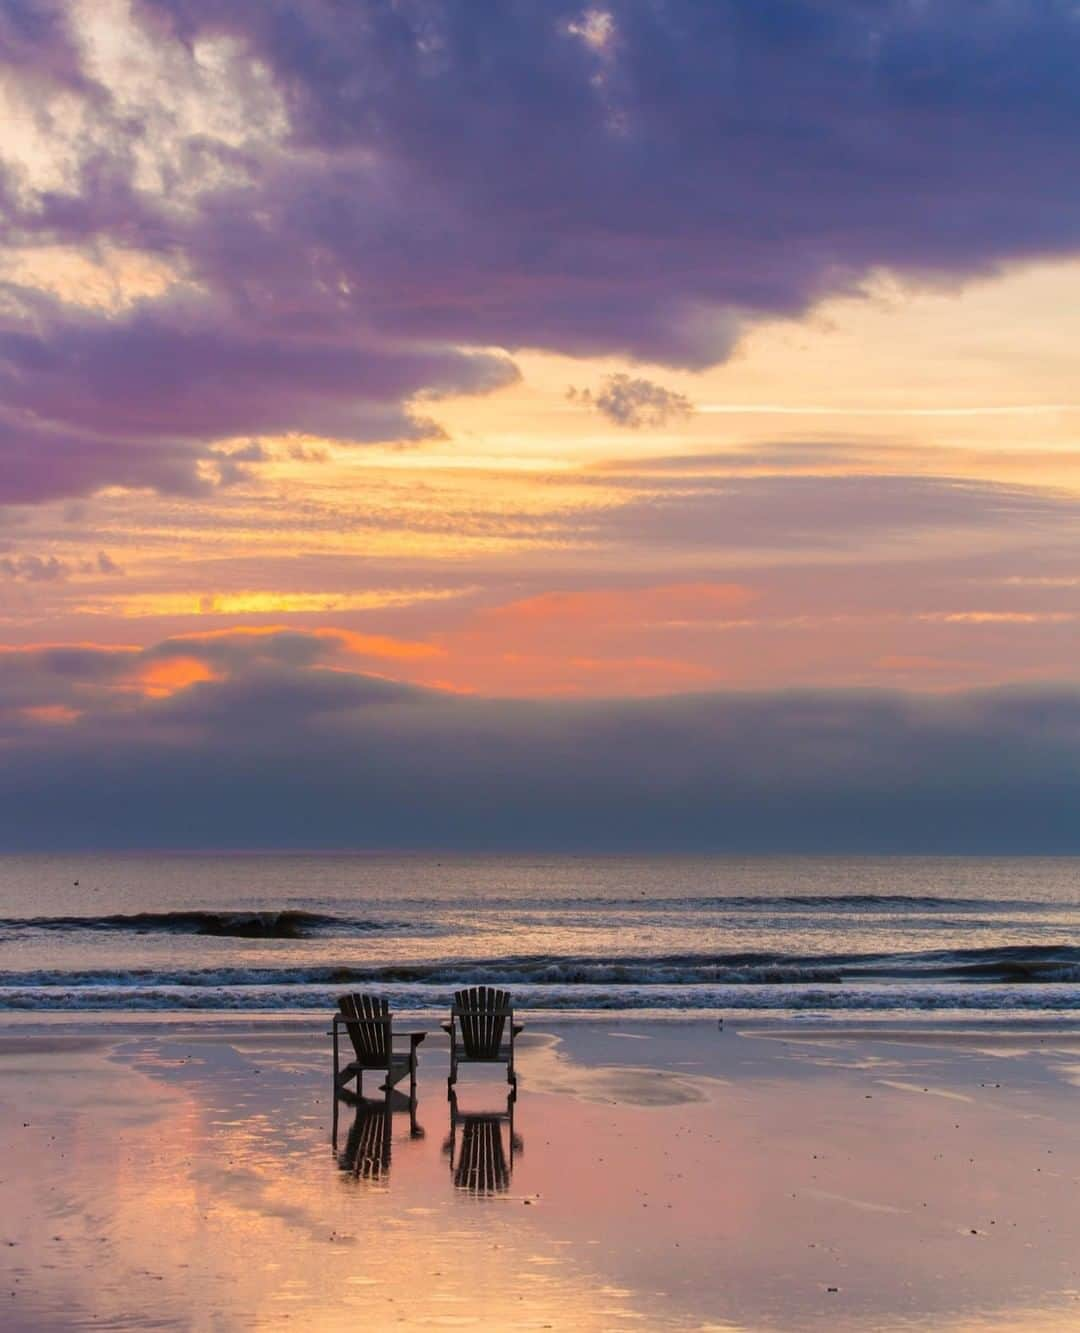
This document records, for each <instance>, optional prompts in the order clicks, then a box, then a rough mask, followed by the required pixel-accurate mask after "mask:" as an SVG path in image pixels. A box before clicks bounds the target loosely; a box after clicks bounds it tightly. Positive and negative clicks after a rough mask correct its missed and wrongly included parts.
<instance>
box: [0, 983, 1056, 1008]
mask: <svg viewBox="0 0 1080 1333" xmlns="http://www.w3.org/2000/svg"><path fill="white" fill-rule="evenodd" d="M338 993H339V992H338V991H335V990H334V989H331V988H326V987H323V986H312V985H298V986H293V987H290V988H281V987H279V986H244V987H236V988H229V987H203V988H198V987H196V988H189V987H183V986H166V985H158V986H148V987H145V988H142V989H138V990H134V991H133V990H132V989H130V988H129V987H112V986H87V987H76V988H69V987H64V986H55V987H37V988H34V989H19V988H0V1011H3V1010H7V1011H12V1010H18V1011H42V1012H44V1011H52V1012H57V1011H79V1012H86V1011H128V1012H139V1011H147V1010H154V1011H162V1012H165V1011H191V1010H197V1011H205V1012H233V1013H235V1012H253V1013H254V1012H274V1011H279V1012H290V1011H291V1012H297V1011H311V1012H315V1013H319V1012H323V1013H325V1012H326V1011H327V1010H329V1009H331V1008H332V1007H333V1005H334V1000H335V998H336V995H337V994H338ZM383 993H384V994H386V996H387V998H388V1000H389V1001H390V1003H391V1006H392V1007H393V1008H394V1009H395V1010H399V1011H410V1010H431V1009H440V1008H444V1007H445V1006H446V1005H447V1004H448V1003H449V1000H450V992H449V991H448V990H447V989H446V988H444V987H439V986H429V985H414V986H394V987H390V988H386V989H385V990H384V992H383ZM514 1000H515V1003H516V1005H517V1007H518V1009H519V1010H521V1011H527V1010H529V1009H542V1010H583V1011H588V1010H597V1011H614V1010H619V1011H623V1010H641V1009H649V1010H654V1011H662V1010H667V1011H679V1010H703V1009H704V1010H718V1011H722V1012H724V1013H738V1012H747V1013H762V1012H765V1011H769V1012H776V1013H783V1012H791V1013H808V1012H814V1013H837V1012H841V1013H854V1012H894V1013H895V1012H902V1011H905V1010H907V1011H918V1012H922V1013H927V1012H935V1011H948V1010H963V1011H967V1012H980V1011H981V1012H1001V1011H1004V1010H1016V1011H1022V1012H1024V1013H1027V1014H1031V1013H1035V1012H1040V1011H1044V1012H1057V1013H1072V1012H1080V987H1077V986H1071V987H1063V986H1048V985H1038V986H1029V987H1023V988H1017V987H1015V986H1007V985H999V986H987V985H984V986H976V987H968V986H962V985H951V986H940V985H938V986H918V985H902V986H901V985H895V986H887V987H864V986H852V987H843V986H839V987H833V988H830V987H822V986H817V985H815V986H805V987H800V986H786V985H777V986H768V987H738V986H688V987H674V988H673V987H668V986H612V987H604V988H598V987H595V986H577V985H563V986H544V985H530V986H525V987H519V988H518V989H516V990H515V992H514Z"/></svg>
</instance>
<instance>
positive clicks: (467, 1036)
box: [442, 986, 524, 1091]
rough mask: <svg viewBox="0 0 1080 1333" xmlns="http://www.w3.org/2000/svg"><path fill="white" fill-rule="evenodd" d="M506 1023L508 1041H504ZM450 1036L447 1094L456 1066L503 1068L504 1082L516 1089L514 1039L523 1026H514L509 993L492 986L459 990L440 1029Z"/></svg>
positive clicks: (453, 1082) (451, 1086) (455, 1077)
mask: <svg viewBox="0 0 1080 1333" xmlns="http://www.w3.org/2000/svg"><path fill="white" fill-rule="evenodd" d="M507 1019H509V1020H510V1022H509V1028H510V1037H509V1040H507V1041H504V1040H503V1038H504V1036H505V1034H506V1028H507ZM442 1027H443V1031H444V1032H446V1033H448V1034H449V1036H450V1077H449V1079H448V1080H447V1088H448V1090H451V1091H452V1090H453V1087H454V1084H455V1083H456V1082H457V1071H458V1065H459V1064H469V1063H476V1064H505V1065H506V1081H507V1083H509V1084H511V1085H512V1086H513V1087H514V1089H515V1090H516V1089H517V1073H516V1072H515V1070H514V1038H515V1037H517V1036H518V1034H519V1033H520V1032H522V1031H523V1027H524V1025H523V1024H521V1023H515V1022H514V1011H513V1009H512V1008H511V1005H510V992H509V991H504V990H495V989H494V988H493V987H491V986H471V987H470V988H469V989H468V990H459V991H458V992H457V993H456V994H455V996H454V1003H453V1005H452V1007H451V1009H450V1021H449V1022H448V1023H444V1024H443V1025H442Z"/></svg>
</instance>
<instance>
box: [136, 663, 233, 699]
mask: <svg viewBox="0 0 1080 1333" xmlns="http://www.w3.org/2000/svg"><path fill="white" fill-rule="evenodd" d="M217 678H218V677H217V674H216V673H215V672H213V671H211V670H210V668H209V667H208V666H207V665H206V663H205V662H200V661H199V660H198V658H195V657H167V658H164V659H163V660H161V661H157V662H150V663H149V664H148V665H147V666H145V667H144V668H143V669H142V670H141V671H140V672H139V674H138V676H137V678H136V683H137V684H138V686H139V688H140V689H141V690H142V691H143V693H144V694H146V695H149V696H151V697H153V698H159V699H160V698H167V697H168V696H169V695H170V694H176V693H177V692H178V691H179V690H186V689H187V688H188V686H189V685H197V684H198V683H199V682H200V681H204V680H216V679H217Z"/></svg>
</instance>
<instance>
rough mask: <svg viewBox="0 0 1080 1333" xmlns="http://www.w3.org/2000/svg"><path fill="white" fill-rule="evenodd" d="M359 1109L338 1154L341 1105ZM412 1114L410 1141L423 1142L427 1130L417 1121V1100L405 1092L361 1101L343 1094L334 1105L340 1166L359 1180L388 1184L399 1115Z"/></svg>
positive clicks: (335, 1136) (354, 1096)
mask: <svg viewBox="0 0 1080 1333" xmlns="http://www.w3.org/2000/svg"><path fill="white" fill-rule="evenodd" d="M342 1102H344V1104H345V1105H346V1106H351V1107H353V1108H355V1113H354V1115H353V1121H352V1124H351V1125H350V1126H349V1132H348V1134H347V1135H346V1136H345V1144H344V1147H343V1148H342V1149H341V1151H340V1152H338V1121H339V1105H340V1103H342ZM402 1111H407V1112H408V1114H409V1138H410V1139H422V1138H423V1137H424V1130H423V1128H422V1127H421V1126H420V1125H419V1124H417V1120H416V1098H415V1097H407V1096H406V1095H405V1094H404V1093H402V1092H397V1091H394V1090H389V1091H387V1092H386V1093H385V1094H384V1095H383V1096H382V1097H357V1096H356V1094H355V1093H351V1092H345V1091H342V1092H340V1093H339V1094H338V1096H337V1098H336V1099H335V1103H334V1129H333V1143H334V1152H335V1154H336V1156H337V1163H338V1166H339V1167H340V1168H341V1170H342V1171H348V1172H349V1173H350V1174H351V1175H352V1176H353V1177H354V1178H355V1179H356V1180H368V1181H373V1182H381V1183H385V1182H386V1180H387V1178H388V1177H389V1175H390V1156H391V1151H392V1144H393V1121H394V1116H395V1114H397V1113H399V1112H402Z"/></svg>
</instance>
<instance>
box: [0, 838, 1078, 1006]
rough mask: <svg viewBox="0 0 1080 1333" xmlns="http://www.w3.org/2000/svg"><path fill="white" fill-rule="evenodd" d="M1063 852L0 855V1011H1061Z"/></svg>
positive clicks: (1069, 964) (1072, 993)
mask: <svg viewBox="0 0 1080 1333" xmlns="http://www.w3.org/2000/svg"><path fill="white" fill-rule="evenodd" d="M1078 928H1080V858H1045V859H1044V858H1022V859H1012V858H939V857H932V858H931V857H925V858H923V857H775V858H774V857H757V858H736V857H722V856H713V857H705V856H694V857H651V858H650V857H640V856H635V857H625V858H621V857H578V856H484V857H465V856H443V857H435V856H427V855H425V856H419V855H416V856H413V855H405V856H400V855H338V854H333V855H331V854H326V855H300V854H296V855H291V854H290V855H272V856H268V855H261V854H260V855H256V854H250V855H248V854H236V855H221V854H213V855H210V854H207V855H186V854H185V855H179V854H177V855H145V854H138V855H135V854H132V855H120V856H117V855H99V854H92V855H82V856H73V855H64V856H47V855H39V856H4V857H0V1010H2V1011H9V1012H14V1011H19V1012H27V1011H36V1012H54V1013H55V1012H64V1011H76V1010H77V1011H80V1012H84V1011H106V1012H110V1013H124V1012H136V1011H147V1010H154V1011H180V1012H187V1013H190V1012H191V1011H205V1012H215V1011H228V1012H234V1013H240V1012H268V1013H269V1012H274V1011H290V1012H303V1011H312V1012H323V1011H325V1010H326V1009H327V1008H328V1007H329V1006H330V1005H331V1004H332V1001H333V998H334V996H335V995H337V994H340V993H341V992H342V991H343V990H346V989H371V990H376V991H379V992H382V993H385V994H386V995H388V996H389V998H390V999H391V1001H392V1003H393V1006H394V1007H395V1008H398V1009H409V1010H424V1011H432V1010H436V1011H438V1010H442V1009H444V1008H445V1006H446V1004H447V1002H448V1000H449V998H450V996H451V993H452V991H453V990H454V989H456V988H459V987H461V986H464V985H468V984H470V983H487V984H499V985H504V986H506V987H508V988H509V989H510V990H511V991H512V992H513V996H514V1000H515V1003H516V1004H517V1005H519V1006H520V1007H522V1008H539V1009H550V1010H560V1011H593V1010H606V1011H611V1010H632V1011H635V1012H644V1011H649V1012H653V1013H684V1012H694V1013H697V1012H700V1011H708V1012H716V1011H719V1012H720V1013H722V1014H724V1015H732V1016H738V1015H740V1014H741V1015H750V1014H753V1015H757V1016H766V1015H769V1016H780V1017H793V1016H796V1015H798V1016H805V1015H816V1016H825V1015H828V1016H833V1017H847V1018H850V1017H852V1016H855V1015H860V1014H862V1015H868V1014H871V1013H888V1014H890V1015H896V1016H903V1015H923V1016H925V1015H928V1014H933V1015H948V1014H956V1013H963V1014H965V1015H968V1016H977V1015H979V1014H984V1015H1007V1014H1014V1015H1022V1016H1024V1017H1026V1018H1032V1017H1036V1016H1044V1017H1045V1016H1050V1015H1060V1016H1062V1017H1070V1018H1071V1017H1075V1015H1076V1011H1077V1010H1080V941H1078V933H1077V932H1078Z"/></svg>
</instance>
